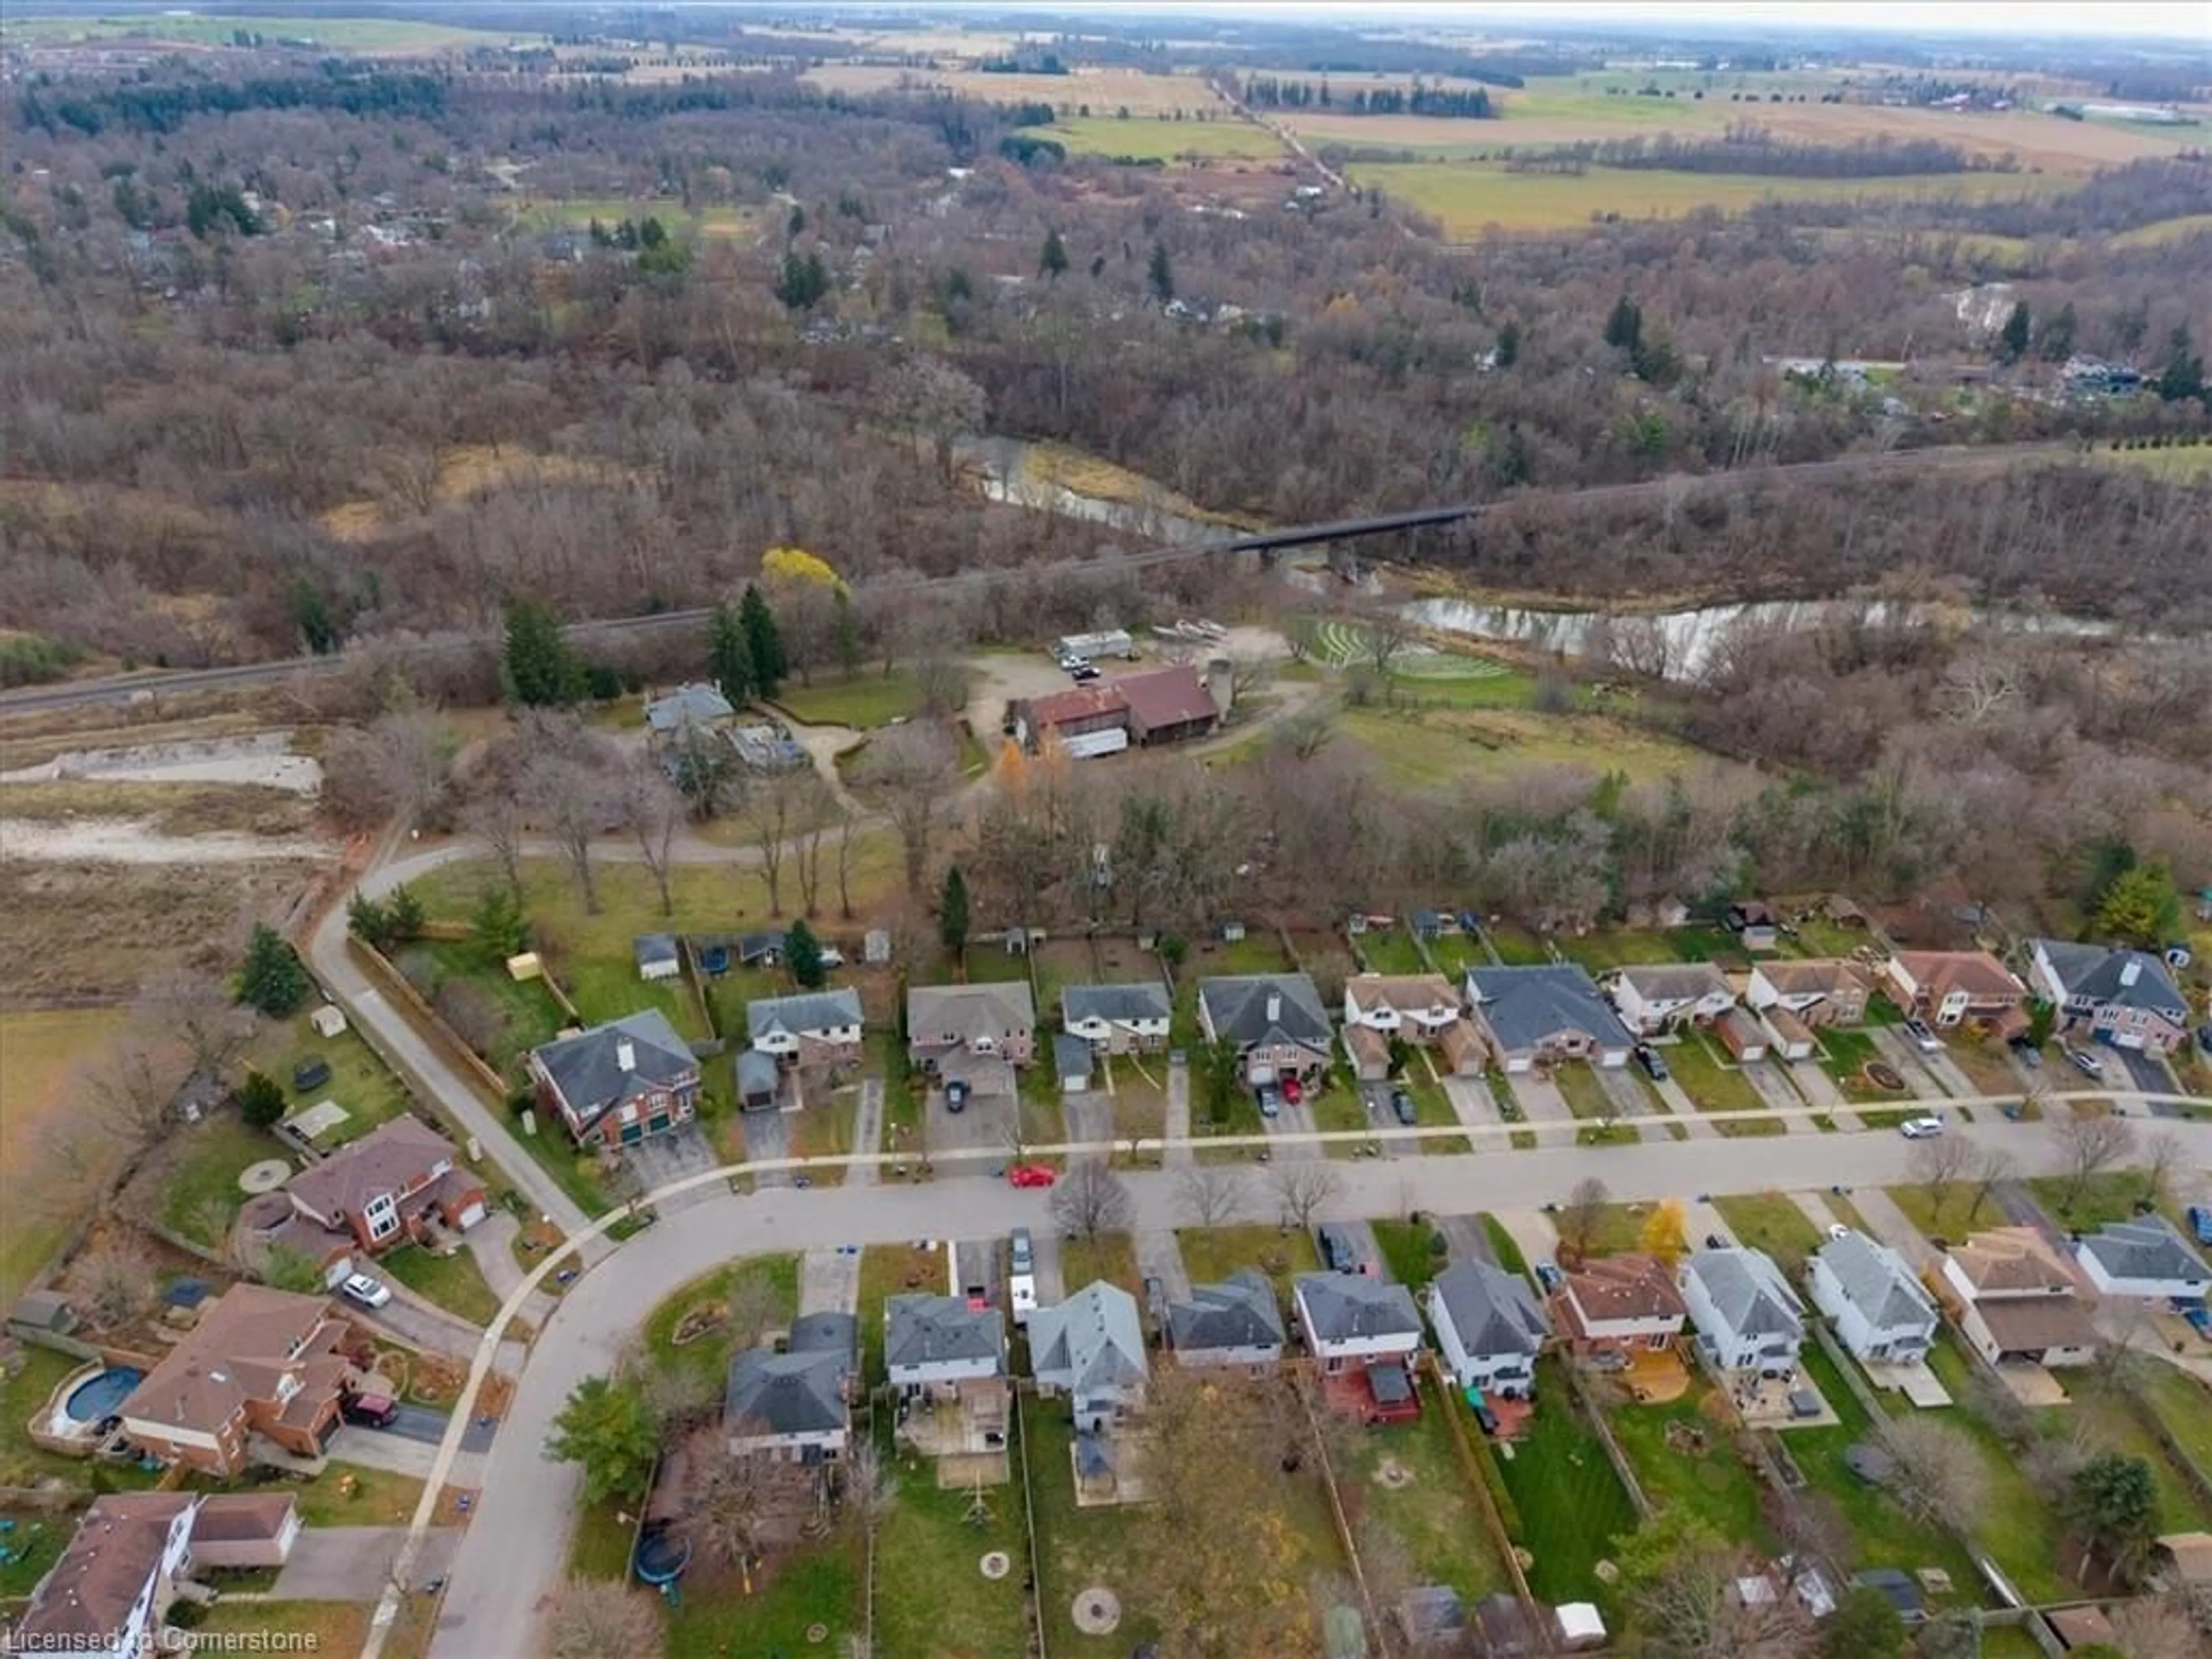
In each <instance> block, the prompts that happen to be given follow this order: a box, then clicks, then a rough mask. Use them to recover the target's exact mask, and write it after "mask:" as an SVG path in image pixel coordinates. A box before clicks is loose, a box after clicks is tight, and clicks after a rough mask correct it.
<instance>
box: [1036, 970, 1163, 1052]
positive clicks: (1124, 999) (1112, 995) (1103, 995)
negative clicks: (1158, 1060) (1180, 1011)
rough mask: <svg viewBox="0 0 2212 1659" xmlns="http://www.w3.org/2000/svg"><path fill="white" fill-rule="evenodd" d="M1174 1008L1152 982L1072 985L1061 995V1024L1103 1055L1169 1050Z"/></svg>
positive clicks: (1159, 986) (1062, 1027)
mask: <svg viewBox="0 0 2212 1659" xmlns="http://www.w3.org/2000/svg"><path fill="white" fill-rule="evenodd" d="M1174 1012H1175V1006H1174V1004H1173V1002H1172V1001H1171V1000H1170V998H1169V996H1168V987H1166V986H1165V985H1164V984H1163V983H1162V982H1161V981H1158V980H1156V979H1147V980H1136V981H1131V982H1130V983H1128V984H1125V985H1071V986H1069V987H1067V988H1066V990H1064V991H1062V992H1061V993H1060V1029H1061V1030H1063V1031H1066V1033H1067V1034H1068V1036H1075V1037H1081V1038H1082V1039H1083V1040H1084V1041H1085V1042H1088V1043H1089V1044H1090V1045H1091V1048H1092V1050H1093V1052H1095V1053H1097V1054H1139V1053H1150V1052H1152V1051H1153V1050H1156V1049H1160V1048H1166V1047H1167V1046H1168V1022H1169V1019H1170V1017H1171V1016H1172V1015H1173V1013H1174Z"/></svg>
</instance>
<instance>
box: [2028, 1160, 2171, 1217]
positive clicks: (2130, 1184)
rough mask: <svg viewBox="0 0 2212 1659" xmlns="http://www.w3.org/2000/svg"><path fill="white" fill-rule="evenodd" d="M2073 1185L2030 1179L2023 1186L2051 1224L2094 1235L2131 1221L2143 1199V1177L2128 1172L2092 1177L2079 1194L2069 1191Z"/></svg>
mask: <svg viewBox="0 0 2212 1659" xmlns="http://www.w3.org/2000/svg"><path fill="white" fill-rule="evenodd" d="M2074 1184H2075V1183H2074V1182H2073V1180H2072V1178H2071V1177H2069V1176H2029V1177H2028V1178H2027V1189H2028V1191H2029V1192H2031V1193H2033V1194H2035V1201H2036V1202H2037V1203H2038V1204H2040V1205H2041V1206H2043V1208H2044V1210H2045V1212H2046V1213H2047V1214H2049V1216H2050V1217H2051V1219H2052V1220H2053V1221H2056V1222H2057V1224H2058V1225H2060V1226H2062V1227H2066V1228H2069V1229H2072V1230H2074V1231H2079V1232H2095V1231H2098V1230H2100V1228H2103V1227H2106V1226H2109V1225H2112V1223H2113V1222H2115V1221H2131V1220H2133V1219H2134V1218H2135V1217H2136V1205H2137V1204H2138V1203H2140V1202H2141V1201H2142V1200H2143V1198H2144V1197H2145V1196H2146V1194H2145V1193H2144V1190H2143V1177H2142V1176H2141V1175H2139V1174H2137V1173H2136V1172H2135V1171H2133V1170H2106V1171H2105V1172H2104V1173H2102V1174H2099V1175H2093V1176H2090V1177H2089V1178H2088V1179H2087V1181H2085V1182H2081V1191H2080V1192H2079V1193H2075V1192H2074V1191H2073V1188H2074ZM2069 1197H2070V1198H2071V1200H2072V1201H2071V1202H2070V1203H2069V1201H2068V1200H2069Z"/></svg>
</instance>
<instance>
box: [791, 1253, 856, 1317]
mask: <svg viewBox="0 0 2212 1659" xmlns="http://www.w3.org/2000/svg"><path fill="white" fill-rule="evenodd" d="M859 1309H860V1246H859V1245H857V1244H832V1245H829V1246H827V1247H825V1248H823V1249H812V1250H809V1251H807V1252H806V1254H805V1255H802V1256H801V1257H799V1312H800V1313H802V1314H815V1313H845V1314H848V1313H854V1312H857V1311H858V1310H859Z"/></svg>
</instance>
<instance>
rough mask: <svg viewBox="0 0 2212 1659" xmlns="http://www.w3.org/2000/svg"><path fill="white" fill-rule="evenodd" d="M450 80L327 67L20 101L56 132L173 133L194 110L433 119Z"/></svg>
mask: <svg viewBox="0 0 2212 1659" xmlns="http://www.w3.org/2000/svg"><path fill="white" fill-rule="evenodd" d="M446 94H447V88H446V84H445V82H442V81H440V80H437V79H435V77H433V76H428V75H394V74H386V73H384V72H381V71H374V72H371V73H369V74H366V75H338V74H328V75H325V76H319V77H314V78H307V77H300V78H294V79H288V80H274V79H260V78H257V79H253V80H249V81H240V82H220V81H195V82H172V83H168V84H161V83H158V82H143V83H126V84H124V85H119V86H112V87H97V88H95V87H92V86H89V85H86V84H82V83H80V84H77V85H74V86H71V87H70V88H67V89H66V90H59V91H50V90H48V89H46V88H40V87H36V86H33V87H27V88H25V89H24V91H23V94H22V97H21V99H20V100H18V102H17V104H16V106H15V108H16V119H17V121H18V122H19V123H20V124H21V125H22V126H23V127H25V128H36V129H38V130H39V131H43V132H46V133H51V134H57V135H58V134H59V133H61V132H62V131H64V130H67V131H71V132H75V133H78V134H81V135H82V136H83V137H88V138H90V137H98V136H99V135H100V133H102V132H104V131H106V130H107V129H108V128H109V127H111V126H113V127H119V128H121V129H122V130H124V131H126V132H134V133H157V134H167V133H173V132H175V131H177V130H178V129H179V128H180V127H181V126H183V125H184V124H185V122H187V121H189V120H191V118H193V117H195V116H200V115H238V114H242V113H244V112H246V111H248V110H264V109H268V110H294V109H311V110H312V109H320V110H337V111H341V112H343V113H345V114H348V115H360V116H382V117H390V118H402V117H415V118H422V119H429V118H435V117H436V116H438V115H440V114H442V113H443V112H444V111H445V108H446Z"/></svg>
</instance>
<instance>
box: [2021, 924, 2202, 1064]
mask: <svg viewBox="0 0 2212 1659" xmlns="http://www.w3.org/2000/svg"><path fill="white" fill-rule="evenodd" d="M2030 977H2031V978H2032V979H2033V981H2034V984H2035V987H2036V989H2037V990H2039V991H2040V992H2041V993H2042V994H2044V995H2045V996H2046V997H2048V998H2050V999H2051V1001H2052V1002H2054V1003H2056V1004H2057V1006H2058V1009H2059V1016H2060V1025H2059V1029H2060V1030H2062V1031H2076V1030H2085V1029H2086V1030H2087V1031H2088V1033H2089V1035H2090V1036H2091V1037H2092V1038H2093V1040H2095V1041H2096V1042H2108V1043H2110V1044H2112V1047H2114V1048H2142V1049H2145V1050H2147V1051H2148V1052H2149V1053H2151V1054H2172V1052H2173V1051H2174V1050H2175V1049H2176V1048H2179V1047H2181V1045H2182V1044H2183V1043H2185V1042H2187V1041H2188V1040H2189V999H2188V998H2186V997H2185V996H2184V995H2182V994H2181V991H2180V988H2179V987H2177V986H2176V985H2175V984H2174V982H2173V975H2172V974H2170V973H2168V972H2167V971H2166V963H2164V962H2162V961H2160V959H2159V958H2158V957H2154V956H2153V955H2151V953H2150V952H2149V951H2120V950H2113V951H2108V950H2106V948H2105V947H2104V946H2103V945H2072V944H2069V943H2068V942H2067V941H2065V940H2064V939H2037V940H2036V941H2035V944H2034V946H2033V965H2032V967H2031V969H2030Z"/></svg>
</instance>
